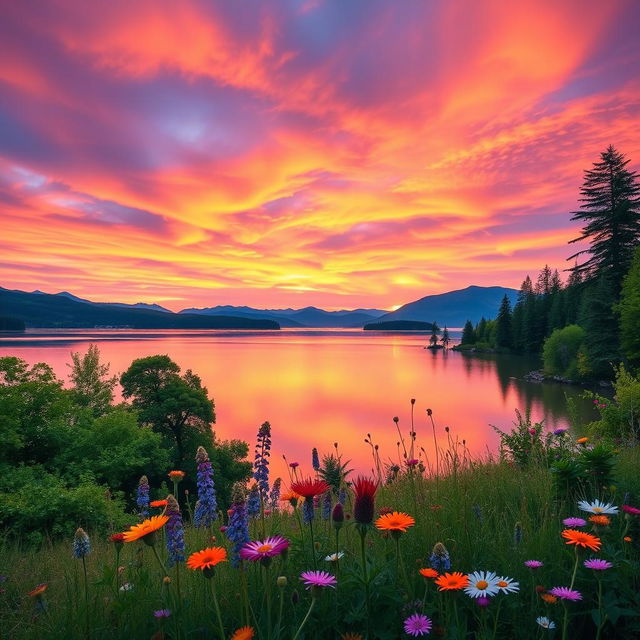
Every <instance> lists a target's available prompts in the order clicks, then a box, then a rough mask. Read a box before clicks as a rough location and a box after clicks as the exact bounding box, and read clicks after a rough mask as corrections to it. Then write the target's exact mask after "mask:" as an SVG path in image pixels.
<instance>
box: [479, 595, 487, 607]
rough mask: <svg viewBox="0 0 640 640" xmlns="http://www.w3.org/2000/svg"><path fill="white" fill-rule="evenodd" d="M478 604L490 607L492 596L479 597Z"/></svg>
mask: <svg viewBox="0 0 640 640" xmlns="http://www.w3.org/2000/svg"><path fill="white" fill-rule="evenodd" d="M476 604H477V605H478V606H479V607H488V606H489V605H490V604H491V598H487V597H486V596H480V597H479V598H476Z"/></svg>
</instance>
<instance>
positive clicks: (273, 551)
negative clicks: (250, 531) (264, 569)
mask: <svg viewBox="0 0 640 640" xmlns="http://www.w3.org/2000/svg"><path fill="white" fill-rule="evenodd" d="M288 547H289V541H288V540H287V539H286V538H283V537H282V536H272V537H270V538H265V539H264V540H256V541H255V542H247V543H246V544H245V545H244V546H243V547H242V549H240V557H241V558H242V559H243V560H250V561H251V562H257V561H258V560H261V561H264V560H268V559H271V558H273V557H275V556H279V555H280V554H281V553H282V552H283V551H285V550H286V549H287V548H288Z"/></svg>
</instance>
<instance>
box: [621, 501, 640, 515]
mask: <svg viewBox="0 0 640 640" xmlns="http://www.w3.org/2000/svg"><path fill="white" fill-rule="evenodd" d="M622 510H623V511H624V512H625V513H628V514H629V515H630V516H640V509H637V508H636V507H632V506H631V505H628V504H623V505H622Z"/></svg>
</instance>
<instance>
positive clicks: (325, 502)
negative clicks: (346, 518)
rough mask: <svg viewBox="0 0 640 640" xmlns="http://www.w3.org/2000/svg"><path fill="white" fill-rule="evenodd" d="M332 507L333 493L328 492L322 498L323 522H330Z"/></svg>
mask: <svg viewBox="0 0 640 640" xmlns="http://www.w3.org/2000/svg"><path fill="white" fill-rule="evenodd" d="M331 507H332V501H331V491H327V492H326V493H325V494H324V495H323V496H322V519H323V520H328V519H329V518H330V517H331Z"/></svg>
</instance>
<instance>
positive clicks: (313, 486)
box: [291, 478, 331, 500]
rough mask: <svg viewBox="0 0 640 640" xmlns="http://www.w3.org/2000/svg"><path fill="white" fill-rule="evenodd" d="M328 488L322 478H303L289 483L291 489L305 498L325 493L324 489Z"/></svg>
mask: <svg viewBox="0 0 640 640" xmlns="http://www.w3.org/2000/svg"><path fill="white" fill-rule="evenodd" d="M330 488H331V487H330V486H329V485H328V484H327V483H326V482H325V481H324V480H312V479H311V478H305V479H303V480H299V481H298V482H292V483H291V491H293V492H294V493H297V494H298V495H299V496H302V497H303V498H306V499H307V500H310V499H311V498H314V497H315V496H319V495H320V494H322V493H325V491H329V489H330Z"/></svg>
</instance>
